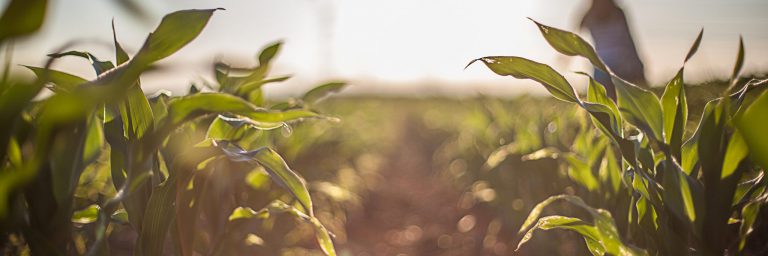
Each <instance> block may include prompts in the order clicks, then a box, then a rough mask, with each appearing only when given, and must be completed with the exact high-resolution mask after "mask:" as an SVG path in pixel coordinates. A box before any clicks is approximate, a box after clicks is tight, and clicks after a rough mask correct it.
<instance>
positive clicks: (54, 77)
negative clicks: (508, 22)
mask: <svg viewBox="0 0 768 256" xmlns="http://www.w3.org/2000/svg"><path fill="white" fill-rule="evenodd" d="M24 67H26V68H28V69H29V70H32V72H35V75H36V76H37V78H38V79H44V80H45V81H44V82H50V83H52V84H54V85H55V86H53V88H51V89H52V90H53V91H54V92H72V91H74V90H75V89H76V88H77V86H79V85H81V84H85V83H87V82H88V80H85V79H83V78H81V77H78V76H75V75H72V74H69V73H65V72H62V71H58V70H53V69H45V68H38V67H31V66H24Z"/></svg>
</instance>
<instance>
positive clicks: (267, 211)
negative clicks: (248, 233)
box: [229, 201, 336, 256]
mask: <svg viewBox="0 0 768 256" xmlns="http://www.w3.org/2000/svg"><path fill="white" fill-rule="evenodd" d="M279 213H288V214H291V215H293V216H294V217H296V218H298V219H300V220H302V221H304V222H308V223H310V224H312V227H313V228H314V229H315V237H316V238H317V243H318V245H320V249H322V250H323V253H325V255H328V256H335V255H336V249H334V246H333V240H332V239H331V235H330V233H329V232H328V230H327V229H326V228H325V226H323V224H322V223H320V220H318V219H317V218H315V217H312V216H308V215H306V214H305V213H304V212H303V211H301V210H299V209H296V207H293V206H290V205H288V204H286V203H284V202H282V201H273V202H272V203H270V204H269V205H268V206H267V207H264V208H263V209H261V210H259V211H254V210H253V209H251V208H250V207H237V208H235V210H233V211H232V214H230V215H229V221H235V220H240V219H251V218H254V217H259V218H267V217H269V216H270V215H273V214H279Z"/></svg>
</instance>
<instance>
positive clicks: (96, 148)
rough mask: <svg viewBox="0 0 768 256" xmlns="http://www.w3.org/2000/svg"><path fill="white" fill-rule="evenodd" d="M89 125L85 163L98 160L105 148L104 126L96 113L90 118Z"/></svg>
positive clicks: (84, 152) (85, 145)
mask: <svg viewBox="0 0 768 256" xmlns="http://www.w3.org/2000/svg"><path fill="white" fill-rule="evenodd" d="M87 126H88V127H87V131H86V134H85V141H84V142H83V143H84V145H83V154H82V161H83V163H85V165H88V164H90V163H91V162H93V161H96V159H97V158H98V156H99V155H100V154H101V152H102V150H103V149H104V128H102V123H101V120H100V119H99V118H97V117H96V115H95V114H94V115H92V116H91V117H90V118H89V119H88V122H87Z"/></svg>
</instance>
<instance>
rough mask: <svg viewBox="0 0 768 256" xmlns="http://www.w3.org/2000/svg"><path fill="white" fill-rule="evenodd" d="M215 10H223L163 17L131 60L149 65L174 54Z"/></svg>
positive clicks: (187, 11)
mask: <svg viewBox="0 0 768 256" xmlns="http://www.w3.org/2000/svg"><path fill="white" fill-rule="evenodd" d="M216 10H223V9H221V8H217V9H205V10H183V11H177V12H173V13H170V14H168V15H165V17H163V20H162V21H160V25H158V26H157V28H156V29H155V31H154V32H152V33H150V34H149V37H147V40H146V41H145V42H144V45H143V46H142V47H141V49H140V50H139V52H138V53H136V56H134V58H133V60H134V61H136V62H137V63H140V65H149V64H151V63H153V62H155V61H158V60H161V59H163V58H165V57H168V56H170V55H171V54H173V53H175V52H176V51H178V50H179V49H181V48H182V47H184V46H185V45H187V44H188V43H189V42H191V41H192V40H194V39H195V38H196V37H197V35H199V34H200V32H202V31H203V28H205V26H206V25H207V24H208V20H209V19H210V18H211V15H213V12H214V11H216Z"/></svg>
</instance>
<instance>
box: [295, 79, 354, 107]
mask: <svg viewBox="0 0 768 256" xmlns="http://www.w3.org/2000/svg"><path fill="white" fill-rule="evenodd" d="M346 85H347V83H344V82H330V83H325V84H322V85H319V86H317V87H315V88H312V90H309V91H308V92H307V93H305V94H304V96H303V97H301V100H302V101H303V102H304V104H307V105H311V104H315V103H316V102H318V101H320V100H321V99H322V98H324V97H325V96H327V95H328V94H331V93H334V92H338V91H341V89H343V88H344V87H345V86H346Z"/></svg>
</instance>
